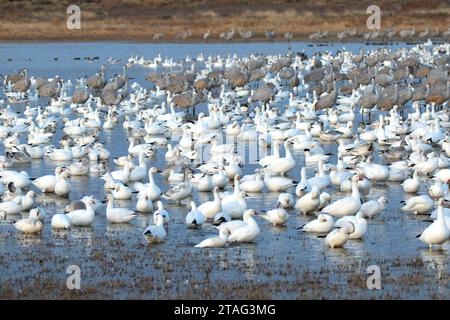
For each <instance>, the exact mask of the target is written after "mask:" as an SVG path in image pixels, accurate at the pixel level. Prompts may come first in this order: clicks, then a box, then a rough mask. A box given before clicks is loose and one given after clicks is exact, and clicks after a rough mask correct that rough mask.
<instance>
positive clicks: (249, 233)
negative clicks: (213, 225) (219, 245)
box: [219, 209, 260, 243]
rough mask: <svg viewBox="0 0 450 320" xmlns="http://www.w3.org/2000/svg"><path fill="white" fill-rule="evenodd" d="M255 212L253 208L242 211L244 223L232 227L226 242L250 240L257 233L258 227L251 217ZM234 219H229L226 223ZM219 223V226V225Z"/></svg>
mask: <svg viewBox="0 0 450 320" xmlns="http://www.w3.org/2000/svg"><path fill="white" fill-rule="evenodd" d="M255 214H256V212H255V210H253V209H249V210H246V211H245V212H244V215H243V218H244V220H243V222H244V225H241V226H240V227H238V228H236V229H234V230H233V231H232V232H231V233H230V236H229V237H228V242H231V243H243V242H252V241H253V240H254V239H255V238H256V237H257V236H258V234H259V232H260V230H259V227H258V223H257V222H256V221H255V219H253V216H254V215H255ZM231 222H234V221H230V222H227V223H231ZM221 226H222V225H220V226H219V227H221Z"/></svg>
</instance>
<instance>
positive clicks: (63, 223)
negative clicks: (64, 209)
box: [51, 213, 70, 230]
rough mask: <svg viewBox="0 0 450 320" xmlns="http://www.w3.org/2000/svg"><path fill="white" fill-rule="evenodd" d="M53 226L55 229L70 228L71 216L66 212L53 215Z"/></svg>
mask: <svg viewBox="0 0 450 320" xmlns="http://www.w3.org/2000/svg"><path fill="white" fill-rule="evenodd" d="M51 226H52V228H53V229H66V230H67V229H70V218H69V217H68V216H67V215H66V214H64V213H57V214H55V215H53V217H52V221H51Z"/></svg>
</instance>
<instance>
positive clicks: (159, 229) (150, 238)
mask: <svg viewBox="0 0 450 320" xmlns="http://www.w3.org/2000/svg"><path fill="white" fill-rule="evenodd" d="M154 217H155V219H156V223H155V224H154V225H150V226H148V227H147V228H145V230H144V232H143V235H144V237H145V239H146V240H147V242H149V243H155V242H161V241H164V239H165V238H166V230H165V229H164V218H163V217H162V216H161V213H160V212H159V211H158V210H157V211H155V214H154Z"/></svg>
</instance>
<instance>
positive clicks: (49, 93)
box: [38, 78, 62, 98]
mask: <svg viewBox="0 0 450 320" xmlns="http://www.w3.org/2000/svg"><path fill="white" fill-rule="evenodd" d="M61 85H62V80H61V79H59V78H55V79H53V80H52V81H50V82H48V83H46V84H44V85H42V86H41V87H40V88H39V89H38V95H39V97H46V98H53V97H56V96H57V95H58V94H59V92H60V91H61Z"/></svg>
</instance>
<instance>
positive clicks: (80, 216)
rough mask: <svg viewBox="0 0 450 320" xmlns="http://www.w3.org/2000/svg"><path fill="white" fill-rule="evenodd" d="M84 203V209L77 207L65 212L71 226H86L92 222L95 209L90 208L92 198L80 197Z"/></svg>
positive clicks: (92, 201)
mask: <svg viewBox="0 0 450 320" xmlns="http://www.w3.org/2000/svg"><path fill="white" fill-rule="evenodd" d="M82 201H83V203H84V204H85V206H86V208H85V209H78V210H75V211H71V212H69V213H67V216H68V217H69V219H70V224H71V225H73V226H83V227H88V226H90V225H91V224H92V222H94V217H95V211H94V209H93V208H92V204H93V203H94V199H93V198H92V197H89V198H86V199H82Z"/></svg>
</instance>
